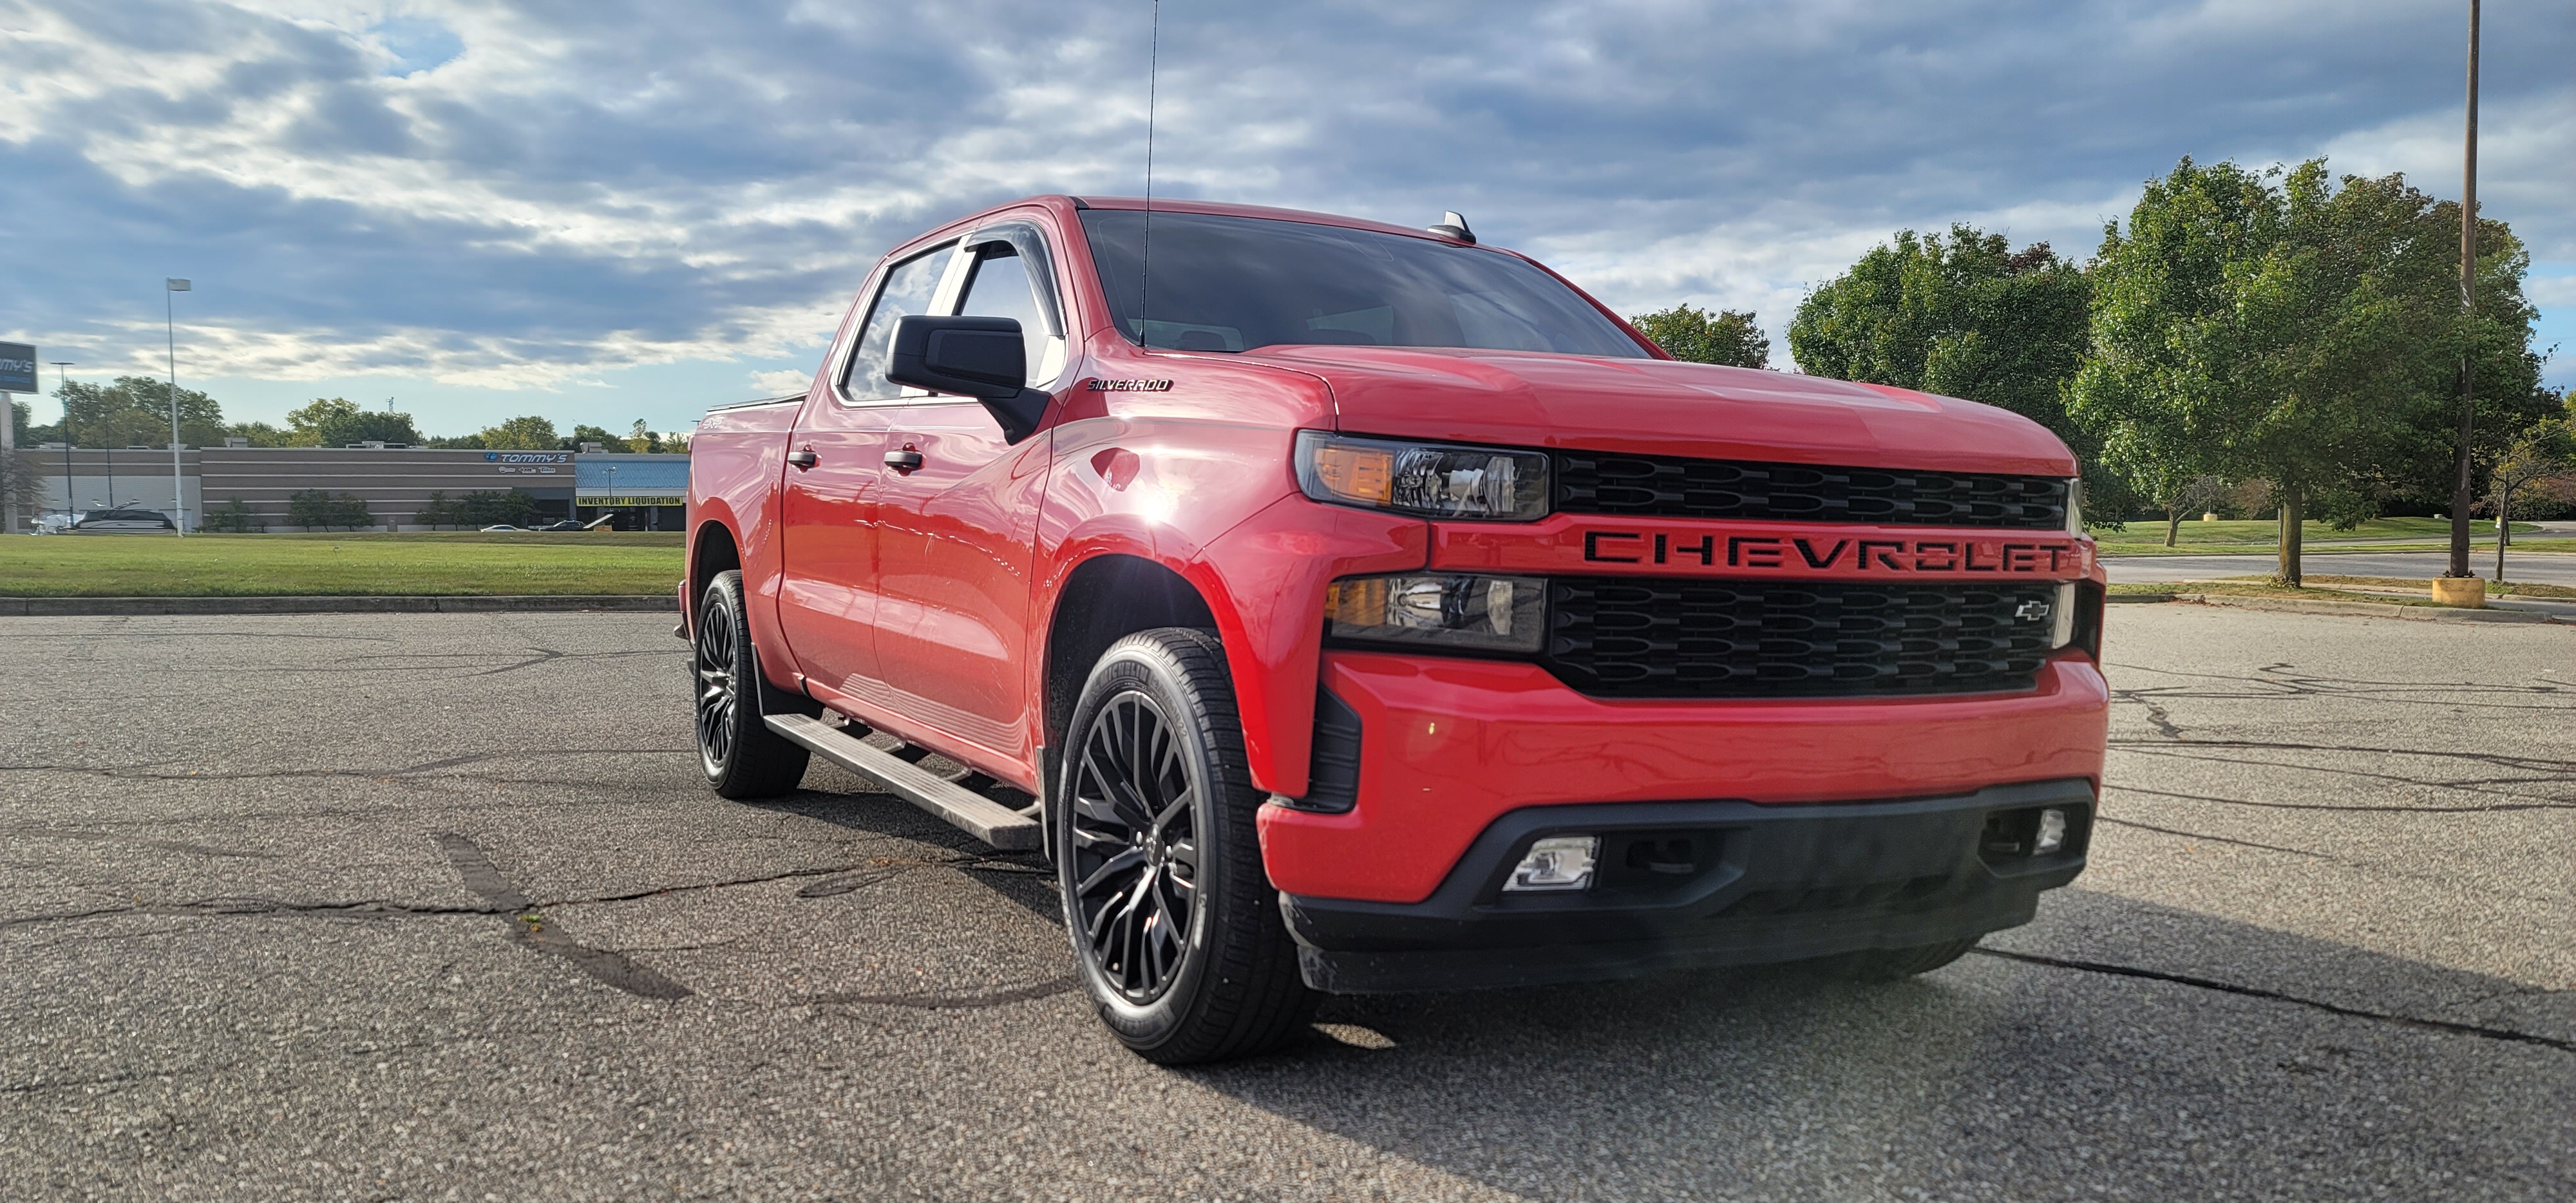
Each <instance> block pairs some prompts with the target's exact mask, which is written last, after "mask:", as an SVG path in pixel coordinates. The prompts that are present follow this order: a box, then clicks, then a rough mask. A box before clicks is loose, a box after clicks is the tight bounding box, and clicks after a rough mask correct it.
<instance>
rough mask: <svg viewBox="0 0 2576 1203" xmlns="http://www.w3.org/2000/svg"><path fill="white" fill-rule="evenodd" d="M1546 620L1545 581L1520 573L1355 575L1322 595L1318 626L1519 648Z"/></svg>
mask: <svg viewBox="0 0 2576 1203" xmlns="http://www.w3.org/2000/svg"><path fill="white" fill-rule="evenodd" d="M1546 627H1547V597H1546V587H1545V586H1544V585H1543V584H1542V583H1540V582H1539V581H1537V580H1535V579H1533V578H1530V577H1525V576H1475V575H1471V574H1467V573H1452V572H1436V573H1421V572H1417V573H1406V574H1404V575H1402V576H1357V577H1348V578H1345V579H1343V580H1338V581H1335V582H1333V583H1332V585H1331V586H1330V587H1329V588H1328V589H1327V590H1326V592H1325V595H1324V632H1325V633H1326V634H1328V635H1331V636H1332V637H1334V638H1336V639H1366V640H1372V641H1377V642H1385V643H1410V644H1418V645H1421V646H1426V647H1446V648H1456V649H1458V650H1461V651H1489V652H1515V653H1522V654H1527V653H1532V652H1536V651H1537V650H1538V649H1539V644H1540V641H1541V640H1542V639H1543V638H1544V637H1545V636H1546V633H1547V631H1546Z"/></svg>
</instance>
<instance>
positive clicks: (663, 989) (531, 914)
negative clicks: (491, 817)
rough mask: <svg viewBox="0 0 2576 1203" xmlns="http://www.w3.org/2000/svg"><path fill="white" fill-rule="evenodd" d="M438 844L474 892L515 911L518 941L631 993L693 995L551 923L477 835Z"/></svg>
mask: <svg viewBox="0 0 2576 1203" xmlns="http://www.w3.org/2000/svg"><path fill="white" fill-rule="evenodd" d="M438 846H439V847H440V848H441V849H443V850H445V851H446V853H447V859H448V861H449V863H451V864H454V865H455V866H456V874H457V876H458V877H461V878H463V879H464V881H465V888H466V889H467V890H468V891H471V892H472V893H473V894H474V895H475V896H476V897H478V898H481V899H482V900H483V901H484V902H486V903H488V904H490V906H491V908H492V911H493V913H495V914H507V915H509V917H510V937H511V938H512V939H514V940H516V941H518V942H519V943H522V944H525V945H527V946H529V947H531V948H535V949H539V950H541V951H544V952H550V953H553V954H554V955H556V956H558V957H562V958H563V959H565V960H567V961H570V962H572V963H573V965H574V967H575V968H578V969H580V970H581V971H582V972H584V973H587V974H589V975H590V976H592V977H594V978H597V979H599V980H600V981H601V982H604V983H606V984H608V985H611V986H615V987H617V988H618V989H620V990H623V991H626V992H627V993H629V994H633V995H637V996H640V997H643V998H660V999H673V998H687V997H688V996H689V994H690V990H689V988H688V987H687V986H683V985H681V984H680V983H678V982H675V981H672V980H671V979H670V978H667V977H664V976H662V975H661V974H659V973H656V972H654V971H653V970H651V969H648V968H646V967H644V966H642V965H639V964H636V963H635V962H634V961H632V960H629V959H628V958H627V957H626V956H625V955H624V954H622V953H616V952H610V951H608V950H607V949H604V948H592V947H590V946H588V945H586V944H583V943H581V942H579V941H577V940H574V939H573V938H572V937H570V936H567V935H565V934H563V932H562V931H560V930H556V929H553V928H551V927H549V925H548V924H547V922H546V918H545V916H544V915H543V914H542V913H540V912H538V911H537V910H536V909H535V908H534V907H533V906H532V905H531V904H530V903H529V901H528V896H527V894H526V893H525V892H523V891H521V890H520V889H519V888H518V887H517V886H515V885H512V884H511V883H510V879H509V878H507V877H504V876H502V874H501V870H500V868H499V867H498V866H495V865H494V864H493V863H492V858H491V856H490V855H488V854H486V853H485V852H484V851H483V847H482V845H480V844H477V843H475V842H474V841H473V840H472V839H471V838H469V837H466V836H462V835H457V834H455V833H453V832H450V833H447V834H444V835H441V836H439V837H438Z"/></svg>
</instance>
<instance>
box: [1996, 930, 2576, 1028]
mask: <svg viewBox="0 0 2576 1203" xmlns="http://www.w3.org/2000/svg"><path fill="white" fill-rule="evenodd" d="M1971 951H1974V952H1975V953H1976V954H1977V955H1979V956H1988V957H1996V958H1999V959H2002V960H2006V961H2020V962H2022V963H2023V964H2026V965H2047V966H2051V967H2053V968H2057V969H2076V970H2081V971H2083V972H2085V973H2101V974H2108V975H2110V976H2113V977H2133V978H2140V979H2143V980H2146V981H2151V982H2169V983H2171V984H2173V985H2177V986H2190V987H2193V988H2195V989H2200V990H2213V991H2216V992H2218V993H2221V994H2233V995H2236V996H2238V997H2240V998H2259V999H2262V1000H2264V1001H2266V1002H2280V1003H2288V1004H2290V1005H2292V1006H2296V1007H2306V1008H2308V1009H2309V1010H2312V1011H2323V1012H2325V1013H2326V1014H2329V1015H2341V1016H2343V1017H2345V1018H2347V1019H2367V1020H2371V1021H2372V1022H2375V1023H2386V1024H2395V1025H2397V1026H2399V1027H2408V1028H2415V1029H2418V1030H2420V1031H2427V1032H2449V1033H2451V1034H2453V1035H2458V1036H2475V1037H2477V1038H2479V1039H2481V1040H2500V1041H2504V1042H2506V1043H2510V1044H2536V1045H2539V1046H2540V1047H2542V1048H2554V1049H2557V1050H2558V1051H2559V1052H2562V1053H2576V1040H2561V1039H2558V1038H2557V1037H2554V1036H2540V1035H2535V1034H2533V1033H2530V1032H2517V1031H2514V1030H2513V1029H2511V1028H2491V1027H2487V1026H2485V1025H2483V1024H2475V1023H2453V1022H2452V1021H2450V1020H2447V1019H2420V1018H2417V1017H2415V1016H2412V1015H2395V1014H2390V1013H2389V1012H2386V1011H2364V1010H2362V1009H2360V1008H2358V1007H2345V1006H2338V1005H2336V1004H2334V1003H2330V1002H2320V1001H2318V1000H2316V999H2313V998H2301V997H2299V996H2297V995H2295V994H2283V993H2281V992H2280V991H2277V990H2266V989H2263V988H2262V987H2260V986H2240V985H2237V984H2236V983H2234V982H2222V981H2216V980H2213V979H2210V978H2205V977H2192V976H2190V975H2188V974H2181V973H2165V972H2162V971H2160V970H2155V969H2140V968H2137V967H2136V966H2133V965H2112V964H2106V963H2104V962H2101V961H2077V960H2070V959H2068V958H2065V957H2048V956H2041V955H2039V954H2037V953H2029V952H2006V951H2004V950H2003V949H2000V948H1978V949H1973V950H1971Z"/></svg>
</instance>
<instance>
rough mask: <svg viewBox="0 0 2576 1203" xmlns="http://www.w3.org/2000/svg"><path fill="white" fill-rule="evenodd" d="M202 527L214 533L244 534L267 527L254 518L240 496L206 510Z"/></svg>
mask: <svg viewBox="0 0 2576 1203" xmlns="http://www.w3.org/2000/svg"><path fill="white" fill-rule="evenodd" d="M204 529H206V530H207V531H209V532H211V533H214V534H222V535H246V534H249V533H250V532H252V531H255V530H267V529H268V527H267V525H266V524H264V523H261V522H259V521H257V520H256V518H255V517H254V516H253V515H252V514H251V512H250V507H249V506H247V505H244V504H242V499H241V498H239V497H235V498H233V499H232V500H230V501H227V502H225V503H223V504H222V505H219V506H215V507H212V508H210V509H208V510H207V511H206V521H205V527H204Z"/></svg>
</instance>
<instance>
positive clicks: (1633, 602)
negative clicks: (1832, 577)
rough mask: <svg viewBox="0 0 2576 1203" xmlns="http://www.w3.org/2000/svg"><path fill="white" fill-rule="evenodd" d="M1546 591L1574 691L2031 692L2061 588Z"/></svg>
mask: <svg viewBox="0 0 2576 1203" xmlns="http://www.w3.org/2000/svg"><path fill="white" fill-rule="evenodd" d="M1548 592H1549V599H1548V600H1549V606H1548V611H1549V617H1548V621H1549V638H1548V646H1547V650H1546V652H1545V653H1544V654H1543V662H1544V663H1545V664H1546V665H1547V667H1548V670H1549V671H1551V672H1553V673H1555V674H1556V675H1557V676H1558V677H1559V678H1561V679H1562V680H1564V681H1565V683H1566V684H1568V685H1571V686H1573V687H1574V688H1575V689H1577V690H1580V691H1582V692H1584V693H1587V694H1592V695H1595V696H1598V697H1623V698H1777V697H1854V696H1875V695H1888V694H1925V693H1977V692H1988V691H1995V690H2014V689H2029V688H2031V686H2032V680H2033V678H2034V677H2035V676H2036V675H2037V673H2038V672H2039V667H2040V664H2041V662H2042V661H2043V660H2045V659H2046V658H2047V655H2048V637H2049V629H2050V626H2051V623H2050V621H2049V620H2050V617H2051V615H2050V614H2049V613H2048V606H2049V605H2050V604H2051V602H2052V600H2053V598H2054V595H2055V587H2054V586H2052V585H2047V584H2027V585H1985V584H1976V585H1877V584H1866V585H1862V584H1837V583H1826V582H1777V583H1775V582H1769V581H1737V580H1726V581H1693V580H1666V579H1636V578H1626V577H1573V578H1558V579H1555V580H1552V581H1550V582H1548ZM2033 602H2036V603H2038V604H2037V605H2036V606H2033V605H2031V604H2030V603H2033Z"/></svg>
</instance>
